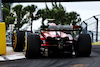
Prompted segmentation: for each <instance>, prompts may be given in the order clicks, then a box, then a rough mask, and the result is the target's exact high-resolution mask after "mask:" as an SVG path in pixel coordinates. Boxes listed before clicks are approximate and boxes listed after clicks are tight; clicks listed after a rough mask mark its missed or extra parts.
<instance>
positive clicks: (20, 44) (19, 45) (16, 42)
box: [12, 30, 25, 52]
mask: <svg viewBox="0 0 100 67" xmlns="http://www.w3.org/2000/svg"><path fill="white" fill-rule="evenodd" d="M24 36H25V32H24V31H19V30H17V31H16V33H15V34H14V33H13V35H12V47H13V50H14V51H16V52H21V51H23V49H24V46H25V42H24V41H25V38H24ZM15 37H16V39H15Z"/></svg>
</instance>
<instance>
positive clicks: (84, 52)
mask: <svg viewBox="0 0 100 67" xmlns="http://www.w3.org/2000/svg"><path fill="white" fill-rule="evenodd" d="M91 49H92V45H91V38H90V35H89V34H81V35H80V36H79V38H78V42H77V45H76V56H78V57H79V56H83V57H88V56H90V54H91Z"/></svg>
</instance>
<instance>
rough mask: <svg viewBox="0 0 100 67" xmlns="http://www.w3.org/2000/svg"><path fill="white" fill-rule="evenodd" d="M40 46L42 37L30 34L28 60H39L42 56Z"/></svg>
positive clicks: (28, 36)
mask: <svg viewBox="0 0 100 67" xmlns="http://www.w3.org/2000/svg"><path fill="white" fill-rule="evenodd" d="M40 46H41V41H40V36H39V35H36V34H32V33H30V34H28V35H27V50H26V55H25V56H26V58H28V59H30V58H38V57H39V56H40Z"/></svg>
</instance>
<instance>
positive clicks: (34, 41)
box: [12, 21, 92, 58]
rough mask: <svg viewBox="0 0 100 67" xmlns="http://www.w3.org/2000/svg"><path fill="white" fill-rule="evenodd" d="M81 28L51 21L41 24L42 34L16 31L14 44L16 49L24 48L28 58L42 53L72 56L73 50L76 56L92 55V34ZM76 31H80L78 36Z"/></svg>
mask: <svg viewBox="0 0 100 67" xmlns="http://www.w3.org/2000/svg"><path fill="white" fill-rule="evenodd" d="M81 30H82V28H81V26H73V25H56V24H55V23H53V22H52V21H51V23H49V25H48V26H41V29H40V32H39V33H40V34H36V33H30V32H25V31H16V33H15V34H13V38H12V43H13V44H12V46H13V48H14V51H22V50H24V52H25V56H26V58H36V57H39V56H41V54H42V55H46V56H49V57H54V56H55V57H58V56H63V55H64V54H66V55H69V56H72V55H73V52H75V55H76V56H90V54H91V48H92V45H91V38H90V35H89V34H81ZM75 31H78V32H79V35H78V36H77V37H75V33H76V32H75ZM15 41H16V42H15Z"/></svg>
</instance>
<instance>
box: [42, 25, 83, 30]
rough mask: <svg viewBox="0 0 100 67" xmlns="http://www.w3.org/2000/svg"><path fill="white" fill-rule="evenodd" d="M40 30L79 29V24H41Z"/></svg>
mask: <svg viewBox="0 0 100 67" xmlns="http://www.w3.org/2000/svg"><path fill="white" fill-rule="evenodd" d="M41 30H45V31H81V30H82V27H81V26H74V25H56V26H42V27H41Z"/></svg>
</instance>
